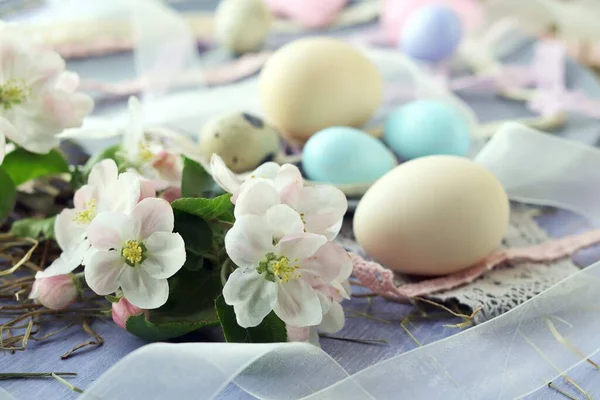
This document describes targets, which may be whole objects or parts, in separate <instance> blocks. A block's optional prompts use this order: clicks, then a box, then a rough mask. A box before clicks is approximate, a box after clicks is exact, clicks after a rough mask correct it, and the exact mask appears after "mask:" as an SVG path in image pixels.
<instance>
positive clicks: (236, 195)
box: [211, 154, 348, 240]
mask: <svg viewBox="0 0 600 400" xmlns="http://www.w3.org/2000/svg"><path fill="white" fill-rule="evenodd" d="M211 173H212V175H213V178H214V179H215V181H216V182H217V183H218V184H219V186H221V187H222V188H223V189H224V190H226V191H228V192H229V193H232V194H233V196H232V202H233V203H234V204H235V210H234V212H235V216H236V218H238V217H240V216H242V215H245V214H254V215H262V214H264V213H265V212H266V210H267V209H269V208H270V207H272V206H274V205H276V204H287V205H289V206H290V207H292V208H293V209H294V210H296V211H297V212H298V213H299V214H300V216H301V218H302V222H304V225H305V227H304V229H305V230H306V232H309V233H316V234H320V235H325V236H326V237H327V239H328V240H333V239H334V238H335V237H336V236H337V234H338V233H339V231H340V228H341V227H342V222H343V218H344V215H345V214H346V211H347V209H348V201H347V200H346V196H345V195H344V193H343V192H342V191H341V190H339V189H338V188H336V187H334V186H331V185H315V186H304V179H303V178H302V174H301V173H300V170H299V169H298V167H296V166H295V165H292V164H284V165H282V166H279V165H277V164H276V163H272V162H269V163H265V164H263V165H261V166H260V167H258V169H257V170H256V171H254V172H253V173H252V174H251V175H250V177H249V178H248V179H247V180H246V181H242V179H241V178H240V177H238V176H237V175H235V174H234V173H233V172H232V171H231V170H229V169H228V168H227V166H226V165H225V163H224V162H223V160H222V159H221V157H219V156H218V155H216V154H213V156H212V157H211Z"/></svg>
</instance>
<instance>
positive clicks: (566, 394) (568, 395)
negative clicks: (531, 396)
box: [548, 382, 577, 400]
mask: <svg viewBox="0 0 600 400" xmlns="http://www.w3.org/2000/svg"><path fill="white" fill-rule="evenodd" d="M548 387H549V388H552V389H554V390H556V391H557V392H558V393H560V394H562V395H563V396H565V397H567V398H569V399H571V400H577V397H573V396H571V395H570V394H569V393H567V392H565V391H564V390H562V389H561V388H559V387H558V386H555V385H554V384H553V383H552V382H548Z"/></svg>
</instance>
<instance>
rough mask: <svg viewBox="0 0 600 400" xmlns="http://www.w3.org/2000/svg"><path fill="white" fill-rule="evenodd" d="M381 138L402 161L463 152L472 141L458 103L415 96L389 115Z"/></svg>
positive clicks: (466, 120) (467, 149)
mask: <svg viewBox="0 0 600 400" xmlns="http://www.w3.org/2000/svg"><path fill="white" fill-rule="evenodd" d="M383 140H384V141H385V142H386V143H387V144H388V146H390V147H391V149H392V150H393V151H394V152H395V153H396V154H397V155H398V156H399V157H400V158H401V159H402V160H405V161H406V160H412V159H413V158H418V157H424V156H431V155H436V154H448V155H455V156H465V155H467V153H468V151H469V147H470V145H471V128H470V125H469V121H468V119H467V118H466V117H465V115H464V114H463V113H462V112H461V111H460V110H459V109H458V108H457V107H454V106H451V105H449V104H446V103H443V102H441V101H435V100H417V101H413V102H410V103H408V104H405V105H403V106H402V107H400V108H398V109H397V110H396V111H394V112H392V113H391V114H390V115H389V116H388V118H387V120H386V123H385V129H384V133H383Z"/></svg>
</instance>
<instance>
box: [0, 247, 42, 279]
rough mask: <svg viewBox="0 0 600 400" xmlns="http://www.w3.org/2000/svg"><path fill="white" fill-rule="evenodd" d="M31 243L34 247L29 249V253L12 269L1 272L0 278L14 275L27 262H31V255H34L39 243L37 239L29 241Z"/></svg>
mask: <svg viewBox="0 0 600 400" xmlns="http://www.w3.org/2000/svg"><path fill="white" fill-rule="evenodd" d="M27 240H28V241H29V242H31V243H33V246H31V248H30V249H29V251H28V252H27V253H25V255H24V256H23V258H21V259H20V260H19V261H18V262H17V263H16V264H15V265H13V266H12V267H11V268H9V269H7V270H4V271H0V276H6V275H10V274H12V273H14V272H15V271H16V270H18V269H19V268H20V267H21V266H22V265H23V264H25V263H26V262H27V261H29V259H30V258H31V255H32V254H33V252H34V251H35V249H37V247H38V245H39V242H38V241H37V240H35V239H27Z"/></svg>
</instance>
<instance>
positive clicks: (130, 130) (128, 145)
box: [123, 96, 144, 164]
mask: <svg viewBox="0 0 600 400" xmlns="http://www.w3.org/2000/svg"><path fill="white" fill-rule="evenodd" d="M128 106H129V122H128V125H127V128H125V132H124V134H123V150H124V151H125V154H126V157H127V160H128V161H130V162H132V163H134V164H135V163H136V162H137V158H138V155H139V154H140V150H141V145H142V143H143V141H144V126H143V122H142V106H141V104H140V101H139V100H138V99H137V97H135V96H131V97H130V98H129V102H128Z"/></svg>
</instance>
